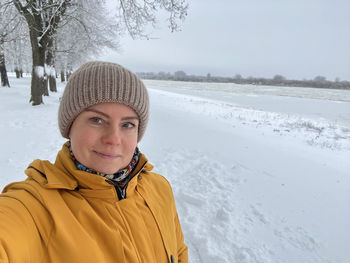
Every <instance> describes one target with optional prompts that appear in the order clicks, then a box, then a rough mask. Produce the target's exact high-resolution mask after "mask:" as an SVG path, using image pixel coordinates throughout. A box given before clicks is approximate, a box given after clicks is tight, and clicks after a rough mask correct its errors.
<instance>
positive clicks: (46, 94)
mask: <svg viewBox="0 0 350 263" xmlns="http://www.w3.org/2000/svg"><path fill="white" fill-rule="evenodd" d="M43 95H44V96H49V81H48V77H47V75H46V74H45V75H44V90H43Z"/></svg>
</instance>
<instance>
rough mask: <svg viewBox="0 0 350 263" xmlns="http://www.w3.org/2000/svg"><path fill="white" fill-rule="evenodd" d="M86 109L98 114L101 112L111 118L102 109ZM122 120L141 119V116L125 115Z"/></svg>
mask: <svg viewBox="0 0 350 263" xmlns="http://www.w3.org/2000/svg"><path fill="white" fill-rule="evenodd" d="M85 111H91V112H95V113H97V114H100V115H102V116H104V117H106V118H108V119H109V118H110V116H109V115H108V114H106V113H104V112H102V111H99V110H95V109H86V110H85ZM122 120H123V121H124V120H139V118H138V117H137V116H127V117H123V118H122Z"/></svg>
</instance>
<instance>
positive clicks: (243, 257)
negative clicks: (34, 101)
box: [0, 76, 350, 263]
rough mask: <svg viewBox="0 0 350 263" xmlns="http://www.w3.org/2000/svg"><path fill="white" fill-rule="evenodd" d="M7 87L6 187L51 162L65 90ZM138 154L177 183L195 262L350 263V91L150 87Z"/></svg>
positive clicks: (15, 83)
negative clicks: (40, 94)
mask: <svg viewBox="0 0 350 263" xmlns="http://www.w3.org/2000/svg"><path fill="white" fill-rule="evenodd" d="M10 83H11V86H12V87H11V88H10V89H8V88H0V102H1V103H0V110H1V112H2V120H3V121H2V122H1V123H0V136H1V137H2V138H3V140H1V145H0V146H1V147H0V156H1V158H0V165H1V167H2V169H3V173H2V176H1V177H0V188H3V187H4V186H5V185H6V184H7V183H9V182H12V181H15V180H22V179H24V178H25V176H24V174H23V170H24V169H25V168H26V166H27V165H28V164H29V163H30V162H31V161H32V160H33V159H36V158H41V159H49V160H51V161H53V160H54V159H55V156H56V153H57V151H58V150H59V149H60V148H61V145H62V143H63V142H64V141H65V139H63V138H61V136H60V134H59V131H58V128H57V110H58V105H59V97H60V95H61V94H62V91H63V87H64V86H63V85H62V84H59V85H58V93H56V94H55V93H51V94H50V96H49V97H45V104H44V105H40V106H35V107H33V106H31V105H30V104H29V103H28V100H29V94H30V88H29V85H30V79H29V77H26V78H24V79H20V80H17V79H15V78H14V77H11V76H10ZM145 83H146V86H147V87H148V89H149V94H150V99H151V118H150V122H149V127H148V129H147V131H146V134H145V137H144V138H143V140H142V141H141V143H140V148H141V150H142V151H143V152H144V153H146V155H147V157H148V159H149V160H150V161H151V163H153V164H154V165H155V171H156V172H159V173H161V174H163V175H164V176H165V177H167V178H168V180H169V181H170V182H171V184H172V186H173V190H174V194H175V199H176V203H177V208H178V212H179V216H180V220H181V223H182V227H183V232H184V235H185V241H186V243H187V244H188V246H189V256H190V262H191V263H199V262H201V263H207V262H242V263H257V262H259V263H270V262H271V263H272V262H273V263H275V262H281V263H282V262H283V263H294V262H317V263H318V262H327V263H328V262H332V263H347V262H350V256H349V254H348V249H349V241H350V223H349V218H350V209H349V208H348V207H349V205H348V204H349V201H350V177H349V171H350V162H349V159H350V143H349V141H350V121H349V116H350V91H346V90H323V89H322V90H319V89H308V88H286V87H259V86H257V87H256V86H244V85H241V86H240V85H232V84H214V83H186V82H170V81H148V80H146V81H145Z"/></svg>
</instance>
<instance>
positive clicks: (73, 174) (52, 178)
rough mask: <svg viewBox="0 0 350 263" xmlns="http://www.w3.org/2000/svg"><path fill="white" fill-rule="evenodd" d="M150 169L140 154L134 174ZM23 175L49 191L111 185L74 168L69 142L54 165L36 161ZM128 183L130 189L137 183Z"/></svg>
mask: <svg viewBox="0 0 350 263" xmlns="http://www.w3.org/2000/svg"><path fill="white" fill-rule="evenodd" d="M152 169H153V166H152V165H151V164H150V163H148V160H147V158H146V157H145V155H143V154H142V153H140V159H139V162H138V164H137V165H136V167H135V169H134V173H140V172H141V171H151V170H152ZM25 173H26V175H27V176H28V177H29V178H32V179H33V180H35V181H37V182H38V183H40V184H41V185H42V186H43V187H45V188H49V189H66V190H75V189H76V188H77V187H78V186H79V188H84V189H91V190H92V189H95V190H98V189H100V190H102V189H106V188H111V185H110V184H108V183H107V182H106V178H104V177H102V176H99V175H96V174H91V173H88V172H84V171H81V170H79V169H77V168H76V166H75V164H74V162H73V161H72V159H71V157H70V152H69V142H66V143H65V144H64V145H63V146H62V149H61V150H60V151H59V152H58V154H57V157H56V161H55V163H54V164H53V163H51V162H49V161H47V160H39V159H37V160H34V161H33V162H32V163H31V164H30V165H29V167H28V168H27V169H26V170H25ZM134 177H136V180H132V181H137V176H134ZM130 183H131V185H130V187H136V184H137V182H130ZM128 188H129V186H128Z"/></svg>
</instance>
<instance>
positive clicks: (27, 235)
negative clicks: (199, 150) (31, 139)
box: [0, 143, 188, 263]
mask: <svg viewBox="0 0 350 263" xmlns="http://www.w3.org/2000/svg"><path fill="white" fill-rule="evenodd" d="M152 168H153V166H152V165H151V164H149V163H148V162H147V159H146V157H145V156H144V155H143V154H140V160H139V163H138V165H137V167H136V168H135V169H134V173H135V176H134V177H133V179H132V180H131V181H130V182H129V184H128V187H127V191H126V199H123V200H118V196H117V193H116V190H115V189H114V186H113V185H111V184H109V183H107V182H106V181H105V180H106V178H104V177H101V176H99V175H94V174H90V173H87V172H83V171H80V170H78V169H77V168H76V167H75V165H74V163H73V162H72V161H71V159H70V152H69V149H68V144H67V143H66V144H65V145H63V147H62V150H61V151H60V152H59V153H58V155H57V158H56V161H55V163H54V164H52V163H50V162H49V161H41V160H35V161H34V162H33V163H31V164H30V166H29V168H28V169H27V170H26V171H25V172H26V174H27V176H28V178H27V179H26V180H25V181H23V182H17V183H12V184H9V185H8V186H6V187H5V189H4V190H3V193H2V194H1V195H0V263H5V262H11V263H27V262H35V263H40V262H45V263H48V262H65V263H67V262H77V263H78V262H84V263H88V262H93V263H97V262H99V263H100V262H101V263H102V262H106V263H108V262H113V263H124V262H128V263H129V262H130V263H131V262H132V263H134V262H135V263H136V262H142V263H153V262H154V263H162V262H170V263H171V262H181V263H183V262H188V259H187V247H186V245H185V244H184V237H183V234H182V231H181V226H180V223H179V219H178V216H177V211H176V207H175V201H174V197H173V194H172V190H171V187H170V185H169V183H168V181H167V180H166V179H165V178H164V177H162V176H161V175H158V174H156V173H153V172H151V170H152Z"/></svg>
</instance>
